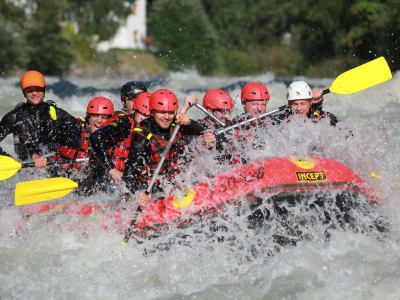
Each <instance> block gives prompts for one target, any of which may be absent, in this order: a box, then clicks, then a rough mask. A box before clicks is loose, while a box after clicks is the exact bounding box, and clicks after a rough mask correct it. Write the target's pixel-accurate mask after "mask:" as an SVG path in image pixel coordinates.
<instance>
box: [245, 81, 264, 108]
mask: <svg viewBox="0 0 400 300" xmlns="http://www.w3.org/2000/svg"><path fill="white" fill-rule="evenodd" d="M240 99H241V100H242V103H243V102H246V101H257V100H269V93H268V89H267V87H266V86H265V85H263V84H261V83H259V82H249V83H248V84H246V85H245V86H244V87H243V88H242V94H241V96H240Z"/></svg>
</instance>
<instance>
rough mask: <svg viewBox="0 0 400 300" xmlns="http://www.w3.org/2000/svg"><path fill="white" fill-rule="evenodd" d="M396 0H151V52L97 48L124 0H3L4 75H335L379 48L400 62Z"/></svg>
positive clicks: (112, 29)
mask: <svg viewBox="0 0 400 300" xmlns="http://www.w3.org/2000/svg"><path fill="white" fill-rule="evenodd" d="M398 1H399V0H377V1H364V0H349V1H346V2H343V1H342V0H331V1H317V2H315V1H311V0H304V1H302V2H301V3H300V4H299V2H298V1H297V0H287V1H285V2H284V3H282V1H277V0H259V1H251V0H219V1H215V0H147V19H146V23H147V34H148V36H147V37H141V38H143V39H146V40H148V41H151V43H150V42H149V43H148V46H149V47H150V48H151V50H152V51H147V50H123V49H111V50H109V51H108V52H99V51H97V50H96V49H97V44H98V43H99V42H102V41H107V40H110V39H111V38H112V37H113V36H114V34H115V33H116V32H117V30H118V28H119V27H120V26H121V25H122V24H124V22H126V18H127V16H128V15H129V14H131V13H132V9H131V7H130V6H129V5H128V4H127V1H126V0H88V1H84V2H82V1H78V0H63V1H48V0H32V1H22V2H13V1H2V0H0V11H1V13H0V45H5V46H3V47H0V76H2V77H6V76H12V75H16V74H20V73H21V71H22V70H28V69H34V70H38V71H40V72H42V73H43V74H45V75H46V76H68V75H77V76H90V77H96V76H104V73H106V74H107V76H110V77H111V76H130V77H131V76H132V75H135V77H137V78H138V79H141V78H148V77H150V76H166V75H167V74H168V73H169V72H170V71H181V70H185V69H196V70H197V71H198V73H199V74H201V75H210V76H213V75H216V76H245V75H253V74H260V73H265V72H273V73H274V74H275V75H276V76H277V77H287V78H288V77H293V76H307V77H313V78H322V77H333V76H335V75H336V74H340V73H342V72H343V71H345V70H348V69H350V68H353V67H354V66H357V65H360V64H362V63H365V62H367V61H370V60H372V59H374V58H377V57H379V56H384V57H385V58H386V59H387V61H388V63H389V66H390V67H391V70H392V71H396V70H399V69H400V58H399V56H398V52H399V47H400V19H399V18H398V16H399V15H400V5H399V3H398Z"/></svg>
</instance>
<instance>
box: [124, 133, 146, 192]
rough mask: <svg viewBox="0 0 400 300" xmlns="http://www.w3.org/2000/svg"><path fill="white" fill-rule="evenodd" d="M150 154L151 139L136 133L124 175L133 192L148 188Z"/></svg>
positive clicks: (128, 186)
mask: <svg viewBox="0 0 400 300" xmlns="http://www.w3.org/2000/svg"><path fill="white" fill-rule="evenodd" d="M150 155H151V148H150V143H149V141H148V140H147V139H146V138H145V137H144V136H142V135H140V134H135V135H134V136H133V138H132V145H131V149H130V152H129V156H128V159H127V161H126V166H125V170H124V175H123V177H122V178H123V180H124V181H125V184H126V187H127V188H128V189H129V191H130V192H131V193H135V192H137V191H139V190H145V189H146V188H147V184H148V182H147V180H146V179H147V178H148V176H149V174H148V172H149V171H148V170H149V159H150ZM146 166H147V167H146Z"/></svg>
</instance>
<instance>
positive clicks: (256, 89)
mask: <svg viewBox="0 0 400 300" xmlns="http://www.w3.org/2000/svg"><path fill="white" fill-rule="evenodd" d="M269 98H270V97H269V92H268V89H267V87H266V86H265V85H263V84H262V83H259V82H249V83H247V84H246V85H245V86H244V87H243V88H242V92H241V95H240V99H241V100H242V104H243V109H244V112H245V114H246V115H245V116H239V119H243V120H240V121H239V122H241V121H244V119H246V118H254V117H256V116H257V115H260V114H263V113H265V112H266V111H267V104H268V100H269Z"/></svg>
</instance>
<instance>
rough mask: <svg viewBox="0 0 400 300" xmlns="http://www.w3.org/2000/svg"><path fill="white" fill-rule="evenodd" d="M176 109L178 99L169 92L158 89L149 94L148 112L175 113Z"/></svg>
mask: <svg viewBox="0 0 400 300" xmlns="http://www.w3.org/2000/svg"><path fill="white" fill-rule="evenodd" d="M178 108H179V105H178V98H176V95H175V94H174V93H173V92H171V91H170V90H167V89H159V90H157V91H155V92H154V93H152V94H151V97H150V111H152V110H159V111H177V110H178Z"/></svg>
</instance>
